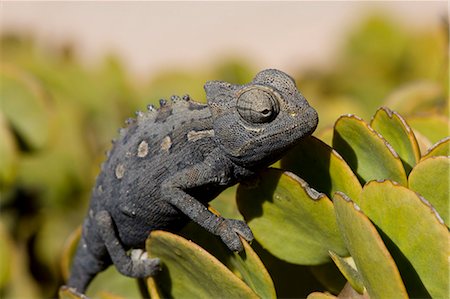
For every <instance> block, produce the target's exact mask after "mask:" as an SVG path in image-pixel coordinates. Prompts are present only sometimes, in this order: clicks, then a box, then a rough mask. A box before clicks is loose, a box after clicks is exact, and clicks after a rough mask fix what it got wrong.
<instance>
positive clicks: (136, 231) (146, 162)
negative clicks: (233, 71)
mask: <svg viewBox="0 0 450 299" xmlns="http://www.w3.org/2000/svg"><path fill="white" fill-rule="evenodd" d="M204 90H205V93H206V99H207V103H206V104H202V103H199V102H196V101H194V100H192V99H191V98H190V97H189V96H187V95H186V96H183V97H179V96H172V97H171V100H170V101H166V100H160V106H159V108H157V109H156V108H155V107H154V106H152V105H149V106H148V107H147V108H148V109H147V110H148V111H146V112H137V113H136V118H134V119H129V120H128V121H127V126H126V127H125V128H123V129H121V130H120V134H119V137H118V138H117V139H116V140H115V141H113V146H112V147H111V150H110V151H109V153H107V158H106V161H105V162H104V163H103V164H102V167H101V168H102V170H101V171H100V173H99V175H98V176H97V179H96V183H95V186H94V188H93V191H92V196H91V200H90V204H89V210H88V212H87V216H86V217H85V219H84V222H83V225H82V234H81V238H80V241H79V243H78V246H77V249H76V252H75V255H74V258H73V262H72V266H71V274H70V276H69V279H68V282H67V286H66V287H67V288H70V289H71V290H75V291H76V292H77V293H81V294H82V293H85V291H86V289H87V287H88V285H89V283H90V282H91V281H92V279H93V278H94V277H95V276H96V275H97V274H98V273H99V272H101V271H103V270H105V269H106V268H107V267H109V266H111V265H113V264H114V265H115V267H116V268H117V270H118V271H119V272H120V273H121V274H123V275H125V276H129V277H136V278H144V277H148V276H154V275H156V274H157V273H158V272H159V271H160V263H161V261H160V260H159V259H158V258H149V257H148V256H147V255H146V253H145V252H143V251H142V248H144V245H145V240H146V239H147V237H148V235H149V233H150V232H151V231H153V230H166V231H170V232H177V231H179V230H180V229H181V228H183V226H185V225H186V224H187V223H188V222H189V221H194V222H196V223H197V224H199V225H200V226H201V227H203V228H204V229H206V230H207V231H208V232H210V233H211V234H213V235H216V236H218V237H220V239H221V240H222V241H223V243H224V244H225V245H226V246H227V247H228V248H229V249H230V250H231V251H236V252H239V251H242V250H243V245H242V243H241V241H240V238H239V235H240V236H242V237H243V238H244V239H245V240H247V241H252V239H253V234H252V232H251V230H250V228H249V227H248V225H247V224H246V223H245V222H244V221H241V220H235V219H227V218H223V217H221V216H218V215H216V214H215V213H213V212H211V211H210V210H209V209H208V202H210V201H211V200H212V199H214V198H215V197H216V196H217V195H218V194H219V193H220V192H222V191H223V190H225V189H226V188H227V187H229V186H232V185H234V184H236V183H239V182H243V181H245V180H247V179H249V178H251V177H252V176H254V175H255V174H257V173H258V172H259V171H260V170H261V169H263V168H267V167H268V166H270V165H271V164H272V163H274V162H275V161H277V160H278V159H280V158H281V157H282V155H283V153H285V152H286V151H287V150H288V149H290V148H291V147H293V146H295V145H296V144H297V143H298V142H299V141H301V140H302V139H303V138H304V137H305V136H308V135H311V134H312V133H313V132H314V130H315V129H316V127H317V124H318V114H317V112H316V110H315V109H314V108H312V107H311V106H310V105H309V103H308V102H307V100H306V99H305V98H304V96H303V95H302V94H301V93H300V92H299V91H298V89H297V87H296V83H295V81H294V80H293V79H292V78H291V77H290V76H289V75H287V74H285V73H284V72H282V71H279V70H276V69H267V70H263V71H261V72H259V73H258V74H257V75H256V76H255V77H254V78H253V80H252V81H251V82H250V83H248V84H244V85H237V84H230V83H227V82H223V81H208V82H207V83H206V84H205V85H204Z"/></svg>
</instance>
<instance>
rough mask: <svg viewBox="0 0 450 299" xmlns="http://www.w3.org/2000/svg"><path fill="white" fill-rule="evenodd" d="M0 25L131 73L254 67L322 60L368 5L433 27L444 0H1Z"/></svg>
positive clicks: (296, 66)
mask: <svg viewBox="0 0 450 299" xmlns="http://www.w3.org/2000/svg"><path fill="white" fill-rule="evenodd" d="M0 5H1V10H0V25H1V26H0V31H7V30H11V29H14V30H17V29H20V30H24V31H32V32H33V33H34V34H35V35H36V36H37V38H38V41H41V42H42V43H46V42H49V41H51V42H55V43H58V42H64V41H71V42H74V43H75V44H76V45H77V47H78V48H79V52H80V54H81V55H82V57H83V59H84V60H85V61H87V62H88V63H92V62H95V61H99V58H100V57H102V55H104V54H105V53H107V52H110V51H114V52H115V53H117V54H119V55H120V56H121V57H122V58H123V59H124V61H125V63H126V64H127V67H128V68H129V69H130V70H131V71H132V72H134V73H136V74H145V75H149V74H151V73H155V72H158V71H159V70H161V69H164V68H167V67H188V68H194V69H195V68H200V67H203V66H208V65H210V64H214V63H216V62H218V61H219V59H220V58H222V57H224V56H233V55H238V56H241V57H243V58H245V59H247V60H248V61H249V62H250V63H251V64H253V65H255V66H256V67H258V68H266V67H275V68H280V69H283V70H286V71H288V72H289V71H290V70H294V69H295V70H297V69H301V68H303V67H308V66H311V65H317V64H318V65H325V64H327V62H328V61H330V60H331V59H332V58H333V57H331V53H333V50H334V49H335V47H336V45H337V44H338V43H339V42H340V41H341V40H342V38H343V36H344V33H345V32H347V31H348V29H349V28H351V26H352V24H354V23H355V22H357V21H358V20H360V19H362V18H364V17H365V16H366V15H367V14H368V13H369V12H370V11H373V10H375V11H380V12H383V13H386V14H388V15H390V16H392V17H393V18H394V19H395V20H398V21H399V24H401V25H402V26H404V27H405V28H408V27H413V28H421V27H426V26H439V25H440V22H442V19H443V17H444V16H446V15H447V2H446V1H441V2H431V1H424V2H412V1H403V2H400V1H398V2H320V1H315V2H184V1H183V2H104V1H98V2H5V1H2V2H1V4H0Z"/></svg>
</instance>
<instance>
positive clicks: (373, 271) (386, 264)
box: [334, 192, 408, 298]
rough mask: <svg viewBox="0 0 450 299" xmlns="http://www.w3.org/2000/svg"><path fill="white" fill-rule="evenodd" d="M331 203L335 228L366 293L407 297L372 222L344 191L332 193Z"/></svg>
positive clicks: (395, 268)
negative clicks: (334, 212) (344, 244)
mask: <svg viewBox="0 0 450 299" xmlns="http://www.w3.org/2000/svg"><path fill="white" fill-rule="evenodd" d="M334 205H335V211H336V218H337V223H338V225H339V229H340V230H341V233H342V235H343V237H344V240H345V243H346V245H347V248H348V250H349V251H350V254H351V256H352V257H353V260H354V261H355V264H356V267H357V269H358V272H359V273H360V275H361V279H362V281H363V282H364V286H365V287H366V289H367V292H368V293H369V295H370V296H371V297H373V298H383V297H384V298H408V295H407V293H406V290H405V287H404V285H403V282H402V279H401V277H400V274H399V272H398V269H397V267H396V265H395V262H394V260H393V259H392V257H391V255H390V254H389V252H388V250H387V249H386V246H385V245H384V243H383V241H382V239H381V237H380V235H379V234H378V232H377V230H376V228H375V227H374V225H373V224H372V223H371V222H370V220H369V219H368V218H367V217H366V216H365V215H364V214H363V212H362V211H361V209H360V208H359V207H358V205H356V203H354V202H353V201H352V200H351V199H350V198H348V197H347V196H346V195H345V194H343V193H340V192H338V193H336V194H335V197H334ZM352 286H353V284H352ZM355 286H358V284H355ZM355 286H353V287H355ZM357 290H358V291H361V290H360V289H359V288H358V289H357Z"/></svg>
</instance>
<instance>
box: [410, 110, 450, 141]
mask: <svg viewBox="0 0 450 299" xmlns="http://www.w3.org/2000/svg"><path fill="white" fill-rule="evenodd" d="M408 123H409V124H410V126H411V127H412V128H413V129H414V130H415V131H418V132H419V133H421V134H422V135H424V136H425V137H427V138H428V139H429V140H430V141H431V142H432V143H436V142H438V141H439V140H441V139H444V138H446V137H448V136H449V135H450V122H449V119H448V117H446V116H444V115H440V114H430V115H426V116H417V117H411V118H409V119H408Z"/></svg>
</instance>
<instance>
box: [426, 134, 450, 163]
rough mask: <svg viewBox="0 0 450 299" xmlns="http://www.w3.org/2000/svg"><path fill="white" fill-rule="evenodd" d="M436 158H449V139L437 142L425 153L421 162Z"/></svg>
mask: <svg viewBox="0 0 450 299" xmlns="http://www.w3.org/2000/svg"><path fill="white" fill-rule="evenodd" d="M436 156H450V137H446V138H444V139H442V140H439V141H438V142H437V143H436V144H435V145H433V146H432V147H431V148H430V149H429V150H428V151H427V152H426V154H425V155H424V156H423V157H422V160H423V159H427V158H429V157H436Z"/></svg>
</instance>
